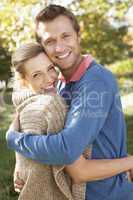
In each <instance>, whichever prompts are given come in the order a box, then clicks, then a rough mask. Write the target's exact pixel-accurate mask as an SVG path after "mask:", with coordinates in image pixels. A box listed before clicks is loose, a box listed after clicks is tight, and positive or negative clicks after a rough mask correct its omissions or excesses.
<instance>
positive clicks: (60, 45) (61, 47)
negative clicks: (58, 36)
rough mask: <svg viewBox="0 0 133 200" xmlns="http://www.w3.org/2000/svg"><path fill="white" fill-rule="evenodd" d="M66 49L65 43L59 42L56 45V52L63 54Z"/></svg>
mask: <svg viewBox="0 0 133 200" xmlns="http://www.w3.org/2000/svg"><path fill="white" fill-rule="evenodd" d="M64 49H65V45H64V43H63V41H58V42H57V43H56V47H55V50H56V52H63V51H64Z"/></svg>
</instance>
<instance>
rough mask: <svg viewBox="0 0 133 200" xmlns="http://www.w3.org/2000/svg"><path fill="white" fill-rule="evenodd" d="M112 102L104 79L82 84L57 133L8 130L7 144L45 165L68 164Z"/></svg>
mask: <svg viewBox="0 0 133 200" xmlns="http://www.w3.org/2000/svg"><path fill="white" fill-rule="evenodd" d="M112 102H113V93H112V91H111V89H109V88H108V86H107V85H105V84H104V82H101V81H92V82H91V83H87V82H86V83H84V84H83V85H82V86H81V87H79V88H78V89H77V90H76V91H75V92H73V98H72V102H71V106H70V110H69V111H68V114H67V119H66V123H65V126H64V129H63V130H62V131H60V132H59V133H58V134H57V135H53V134H49V135H47V136H45V135H32V134H28V135H25V134H24V133H19V132H15V131H10V130H9V131H8V133H7V143H8V147H9V148H11V149H14V150H15V151H17V152H19V153H21V154H23V155H24V156H25V157H28V158H31V159H33V160H37V161H38V162H41V163H45V164H57V165H60V164H71V163H73V162H74V161H75V160H76V159H78V158H79V157H80V155H81V154H82V152H83V151H84V149H85V147H86V146H87V145H88V144H92V143H93V141H94V140H95V138H96V137H97V135H98V134H99V132H100V130H101V129H102V127H103V125H104V123H105V121H106V119H107V117H108V113H109V111H110V109H111V105H112Z"/></svg>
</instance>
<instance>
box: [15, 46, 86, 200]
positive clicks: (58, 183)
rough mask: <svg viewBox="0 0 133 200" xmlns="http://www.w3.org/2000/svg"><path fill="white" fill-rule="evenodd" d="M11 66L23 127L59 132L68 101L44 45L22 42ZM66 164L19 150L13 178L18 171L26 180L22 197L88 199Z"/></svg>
mask: <svg viewBox="0 0 133 200" xmlns="http://www.w3.org/2000/svg"><path fill="white" fill-rule="evenodd" d="M12 66H13V70H14V72H15V83H16V84H15V85H16V89H15V90H14V92H13V103H14V105H15V107H16V110H17V112H18V113H19V116H20V128H21V131H23V132H24V133H25V134H28V133H30V134H31V133H32V134H35V133H38V134H43V133H49V132H50V133H52V132H53V133H55V132H56V133H58V132H59V131H60V130H61V129H62V128H63V126H64V120H65V116H66V113H67V105H66V103H65V101H64V99H63V98H62V97H60V96H59V95H58V94H57V93H56V89H55V86H56V82H57V73H56V70H55V67H54V65H53V64H52V62H51V61H50V60H49V59H48V57H47V56H46V55H45V52H44V49H43V48H42V47H41V46H40V45H39V44H37V43H29V44H25V45H23V46H22V47H20V48H19V49H17V50H16V52H15V53H14V54H13V56H12ZM18 85H19V87H18ZM88 150H89V149H88ZM86 156H89V152H87V153H86ZM65 168H66V170H67V168H69V167H65V166H47V165H43V164H39V163H37V162H35V161H32V160H29V159H27V158H25V157H24V156H22V155H20V154H19V153H16V167H15V172H14V179H15V178H16V176H17V172H18V171H19V172H20V174H19V175H20V177H21V178H22V179H23V181H24V182H25V186H24V188H23V190H22V191H21V193H20V195H19V200H25V199H28V200H34V199H39V200H43V199H45V200H50V199H53V198H54V199H55V200H65V199H69V200H73V199H74V200H76V199H77V200H83V199H85V184H74V183H73V182H72V180H71V179H70V177H69V176H68V175H66V173H65V171H64V170H65ZM53 193H54V194H53Z"/></svg>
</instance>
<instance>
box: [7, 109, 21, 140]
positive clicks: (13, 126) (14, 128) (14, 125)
mask: <svg viewBox="0 0 133 200" xmlns="http://www.w3.org/2000/svg"><path fill="white" fill-rule="evenodd" d="M19 129H20V124H19V114H18V113H16V115H15V118H14V120H13V121H12V123H11V125H10V126H9V129H8V131H7V133H6V140H7V138H8V132H9V131H19Z"/></svg>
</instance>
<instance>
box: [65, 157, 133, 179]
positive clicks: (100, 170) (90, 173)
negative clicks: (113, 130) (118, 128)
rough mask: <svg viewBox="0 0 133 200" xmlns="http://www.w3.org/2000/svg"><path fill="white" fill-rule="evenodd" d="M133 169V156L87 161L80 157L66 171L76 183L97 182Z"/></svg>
mask: <svg viewBox="0 0 133 200" xmlns="http://www.w3.org/2000/svg"><path fill="white" fill-rule="evenodd" d="M132 168H133V156H130V157H125V158H119V159H100V160H96V159H95V160H86V159H85V158H84V157H83V156H80V158H79V159H78V160H76V161H75V162H74V163H73V164H71V165H68V166H66V168H65V170H66V172H67V173H68V174H69V175H70V177H71V178H72V179H73V181H74V182H75V183H82V182H87V181H96V180H101V179H105V178H109V177H112V176H115V175H116V174H119V173H122V172H125V171H128V170H129V169H132Z"/></svg>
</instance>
